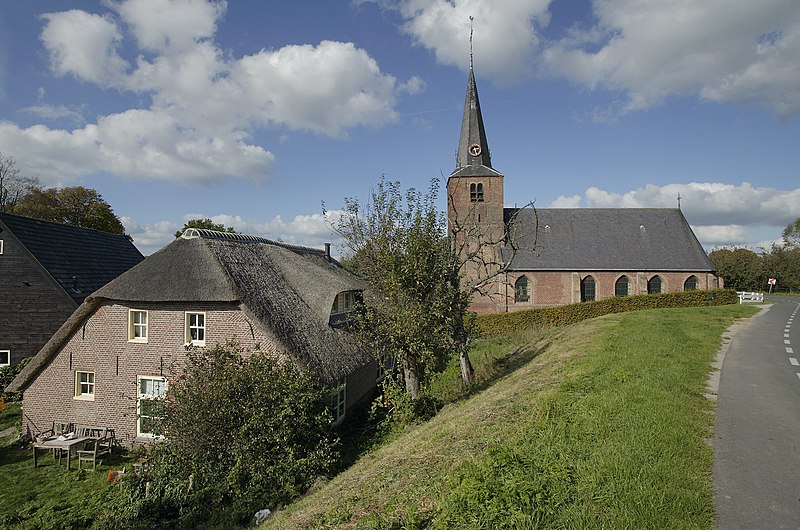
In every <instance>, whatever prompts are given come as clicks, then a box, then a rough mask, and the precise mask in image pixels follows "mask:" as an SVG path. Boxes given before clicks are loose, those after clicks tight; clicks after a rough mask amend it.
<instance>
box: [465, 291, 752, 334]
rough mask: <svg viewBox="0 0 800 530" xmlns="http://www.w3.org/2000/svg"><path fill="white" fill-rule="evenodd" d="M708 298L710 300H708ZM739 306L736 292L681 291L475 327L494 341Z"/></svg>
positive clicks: (494, 319)
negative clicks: (600, 321) (640, 314)
mask: <svg viewBox="0 0 800 530" xmlns="http://www.w3.org/2000/svg"><path fill="white" fill-rule="evenodd" d="M712 295H714V296H713V298H712ZM738 302H739V298H738V296H737V295H736V291H734V290H732V289H715V290H713V291H700V290H697V291H684V292H680V293H659V294H642V295H636V296H625V297H620V298H606V299H605V300H597V301H595V302H579V303H576V304H570V305H564V306H554V307H537V308H534V309H526V310H524V311H515V312H513V313H497V314H493V315H479V316H478V317H477V321H478V327H479V328H480V330H481V332H482V334H483V336H485V337H494V336H497V335H502V334H505V333H512V332H514V331H517V330H519V329H527V328H532V329H537V330H543V329H547V328H552V327H556V326H566V325H569V324H575V323H576V322H580V321H582V320H586V319H589V318H594V317H599V316H602V315H608V314H609V313H624V312H626V311H639V310H641V309H658V308H664V307H697V306H704V305H726V304H735V303H738Z"/></svg>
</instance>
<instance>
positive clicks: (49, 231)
mask: <svg viewBox="0 0 800 530" xmlns="http://www.w3.org/2000/svg"><path fill="white" fill-rule="evenodd" d="M0 223H2V224H3V225H5V226H6V227H7V228H8V229H9V230H10V231H11V232H12V233H13V234H14V236H16V238H17V239H19V240H20V242H21V243H22V244H23V245H25V248H26V249H28V251H29V252H30V253H31V254H32V255H33V257H34V258H36V260H37V261H38V262H39V263H40V264H41V265H42V267H44V269H45V270H46V271H47V272H48V274H50V276H52V277H53V279H55V280H56V282H58V284H59V285H60V286H61V287H62V288H63V289H64V290H65V291H66V292H67V294H68V295H69V296H70V297H71V298H72V299H73V300H74V301H75V303H76V304H80V303H81V302H83V301H84V299H85V298H86V297H87V296H89V295H90V294H91V293H93V292H94V291H96V290H97V289H98V288H100V287H102V286H103V285H105V284H106V283H108V282H110V281H111V280H113V279H114V278H116V277H117V276H119V275H120V274H122V273H123V272H125V271H127V270H128V269H130V268H131V267H133V266H134V265H136V264H137V263H139V262H140V261H142V260H143V259H144V257H143V256H142V254H141V253H140V252H139V251H138V250H137V249H136V247H135V246H133V243H131V242H130V241H129V240H128V238H127V237H125V236H123V235H118V234H109V233H108V232H101V231H100V230H92V229H90V228H78V227H74V226H68V225H62V224H57V223H49V222H47V221H40V220H38V219H31V218H28V217H21V216H18V215H11V214H7V213H0ZM0 237H2V236H0Z"/></svg>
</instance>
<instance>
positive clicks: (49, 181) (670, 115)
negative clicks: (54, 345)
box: [0, 0, 800, 254]
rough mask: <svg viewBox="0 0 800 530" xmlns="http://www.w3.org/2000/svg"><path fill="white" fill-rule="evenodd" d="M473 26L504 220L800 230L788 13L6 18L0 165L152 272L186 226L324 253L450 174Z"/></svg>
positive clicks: (717, 239)
mask: <svg viewBox="0 0 800 530" xmlns="http://www.w3.org/2000/svg"><path fill="white" fill-rule="evenodd" d="M470 17H474V21H473V22H472V24H473V31H474V33H473V57H474V68H475V74H476V78H477V83H478V92H479V96H480V101H481V108H482V111H483V118H484V122H485V125H486V131H487V137H488V144H489V147H490V149H491V154H492V163H493V166H494V167H495V169H497V170H498V171H500V172H501V173H503V174H504V175H505V201H506V205H507V206H513V205H515V204H516V205H523V204H527V203H529V202H532V201H533V202H534V204H535V206H536V207H538V208H544V207H667V208H674V207H676V206H677V196H678V194H680V196H681V208H682V210H683V213H684V215H685V216H686V218H687V220H688V221H689V223H690V224H691V226H692V227H693V229H694V231H695V234H696V235H697V237H698V239H699V240H700V242H701V243H702V244H703V245H704V246H705V247H706V249H709V250H710V249H713V248H718V247H722V246H731V245H733V246H749V247H750V248H755V249H757V248H759V247H768V246H769V245H770V244H771V243H772V242H774V241H777V240H779V239H780V235H781V231H782V230H783V228H784V227H785V226H786V225H787V224H788V223H790V222H791V221H793V220H794V219H796V218H797V217H800V178H798V176H799V175H798V168H800V146H799V144H800V117H799V116H798V114H800V2H797V1H796V0H764V1H760V2H753V1H752V0H705V1H703V2H692V1H688V0H594V1H588V0H449V1H445V0H395V1H388V0H350V1H348V0H342V1H336V0H316V1H311V0H293V1H291V2H287V1H274V0H269V1H267V0H264V1H245V0H231V1H229V2H223V1H207V0H104V1H103V0H101V1H80V0H79V1H70V2H68V1H58V0H37V1H33V2H21V1H18V0H0V153H2V154H3V155H4V156H11V157H13V158H14V159H15V161H16V165H17V168H19V169H20V170H21V171H22V172H23V174H25V175H27V176H33V177H37V178H39V179H40V181H41V182H42V184H44V185H46V186H76V185H80V186H86V187H91V188H95V189H97V190H98V192H100V193H101V194H102V196H103V197H104V198H105V200H106V201H107V202H108V203H109V204H110V205H111V206H112V207H113V209H114V211H115V213H116V214H117V215H118V216H119V217H120V218H121V219H122V221H123V224H124V225H125V228H126V230H127V232H128V233H129V234H131V236H133V239H134V243H135V244H136V246H137V247H138V248H139V249H140V250H141V251H142V253H144V254H150V253H152V252H154V251H156V250H158V249H159V248H161V247H163V246H164V245H166V244H167V243H169V242H170V241H171V240H172V239H173V238H174V232H175V231H176V230H178V229H179V228H181V227H182V226H183V224H184V222H185V221H186V220H188V219H194V218H211V219H212V220H214V221H215V222H218V223H223V224H225V225H226V226H233V227H234V228H235V229H236V230H237V231H240V232H245V233H251V234H256V235H262V236H266V237H269V238H273V239H280V240H283V241H287V242H292V243H298V244H304V245H310V246H321V245H322V243H323V242H325V241H332V240H333V241H334V243H336V239H335V237H334V236H333V234H331V231H330V227H329V223H328V222H327V221H326V219H325V217H324V216H323V208H324V209H325V211H328V212H329V215H330V216H332V218H333V219H335V217H336V215H338V212H340V210H341V208H342V207H343V206H344V199H345V198H346V197H360V198H361V199H362V200H363V199H365V198H366V197H367V196H368V194H369V192H370V190H371V189H372V188H374V186H375V185H376V183H377V182H379V181H380V179H381V178H382V176H385V178H387V179H389V180H399V181H400V182H401V183H402V185H403V186H404V187H416V188H418V189H424V188H427V186H428V184H429V182H430V179H432V178H443V179H446V177H447V176H448V175H449V174H450V173H451V172H452V171H453V169H454V167H455V150H456V147H457V145H458V134H459V130H460V126H461V115H462V110H463V106H464V97H465V93H466V87H467V76H468V67H469V57H470ZM441 202H442V209H444V208H445V204H444V199H443V198H442V200H441ZM323 205H324V207H323Z"/></svg>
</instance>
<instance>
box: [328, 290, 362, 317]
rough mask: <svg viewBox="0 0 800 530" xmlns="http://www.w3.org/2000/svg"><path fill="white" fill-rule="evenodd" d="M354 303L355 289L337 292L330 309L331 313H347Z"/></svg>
mask: <svg viewBox="0 0 800 530" xmlns="http://www.w3.org/2000/svg"><path fill="white" fill-rule="evenodd" d="M355 303H356V293H355V291H345V292H343V293H339V294H337V295H336V298H334V300H333V308H332V309H331V314H332V315H338V314H341V313H348V312H350V311H352V310H353V306H354V305H355Z"/></svg>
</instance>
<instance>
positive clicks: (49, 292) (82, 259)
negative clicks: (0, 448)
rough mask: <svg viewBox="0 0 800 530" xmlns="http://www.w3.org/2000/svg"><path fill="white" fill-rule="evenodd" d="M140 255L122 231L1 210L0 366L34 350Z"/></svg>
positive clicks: (29, 354) (137, 259) (33, 353)
mask: <svg viewBox="0 0 800 530" xmlns="http://www.w3.org/2000/svg"><path fill="white" fill-rule="evenodd" d="M143 259H144V258H143V257H142V255H141V253H140V252H139V251H138V250H137V249H136V247H134V246H133V244H132V243H131V242H130V241H129V240H128V238H127V237H125V236H122V235H117V234H109V233H107V232H101V231H99V230H91V229H88V228H76V227H74V226H66V225H61V224H55V223H48V222H45V221H39V220H38V219H30V218H28V217H20V216H18V215H11V214H6V213H0V366H2V365H9V364H17V363H18V362H19V361H20V360H21V359H23V358H25V357H30V356H32V355H35V354H36V352H38V351H39V350H40V349H41V348H42V346H44V344H45V342H47V340H48V339H49V338H50V337H51V336H52V335H53V333H55V332H56V330H57V329H58V328H59V326H61V324H63V323H64V321H66V320H67V318H69V316H70V315H71V314H72V312H73V311H75V309H76V308H77V307H78V306H79V305H80V304H81V303H82V302H83V301H84V300H85V299H86V297H87V296H89V295H91V294H92V293H93V292H94V291H95V290H97V289H98V288H100V287H102V286H103V285H105V284H106V283H108V282H110V281H111V280H113V279H114V278H116V277H117V276H119V275H120V274H122V273H123V272H125V271H127V270H128V269H130V268H131V267H133V266H134V265H136V264H137V263H139V262H140V261H142V260H143Z"/></svg>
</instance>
